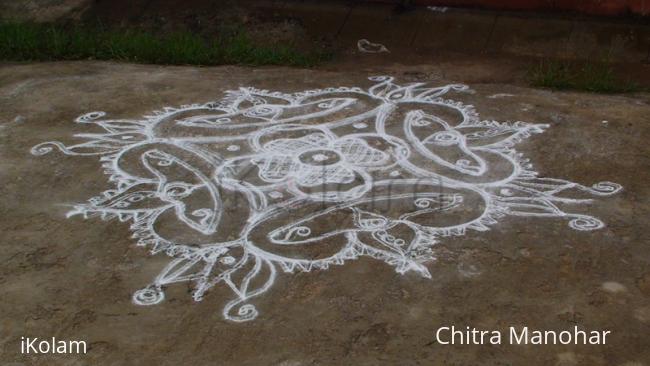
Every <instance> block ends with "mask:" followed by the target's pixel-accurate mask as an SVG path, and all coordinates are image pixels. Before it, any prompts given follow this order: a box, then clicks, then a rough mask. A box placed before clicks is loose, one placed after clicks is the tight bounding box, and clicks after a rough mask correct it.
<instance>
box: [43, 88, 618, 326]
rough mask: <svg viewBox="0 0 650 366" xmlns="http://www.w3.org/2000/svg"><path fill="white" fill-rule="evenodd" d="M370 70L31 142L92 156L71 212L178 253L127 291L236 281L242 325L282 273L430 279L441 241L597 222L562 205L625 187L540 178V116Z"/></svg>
mask: <svg viewBox="0 0 650 366" xmlns="http://www.w3.org/2000/svg"><path fill="white" fill-rule="evenodd" d="M370 80H371V81H373V82H374V85H372V86H371V87H370V88H369V89H367V90H365V89H361V88H357V87H338V88H327V89H316V90H307V91H304V92H299V93H293V94H285V93H280V92H270V91H267V90H259V89H255V88H240V89H239V90H236V91H229V92H227V95H226V97H225V98H224V99H223V100H221V101H219V102H211V103H206V104H193V105H184V106H181V107H180V108H165V109H163V110H161V111H157V112H155V113H153V114H151V115H147V116H144V117H143V118H142V119H137V120H131V119H108V118H106V116H105V114H104V112H92V113H88V114H85V115H83V116H81V117H79V118H78V119H77V120H76V122H77V123H80V124H84V125H90V126H94V127H96V128H98V129H97V130H98V131H101V132H94V133H82V134H77V135H75V136H76V137H77V138H81V139H83V140H84V142H80V143H77V144H73V145H64V144H62V143H60V142H45V143H42V144H39V145H37V146H34V147H33V148H32V150H31V151H32V153H33V154H35V155H43V154H46V153H48V152H50V151H52V150H53V149H54V148H56V149H58V150H60V151H61V152H63V153H65V154H67V155H91V156H97V157H98V158H99V160H100V162H101V164H102V167H103V169H104V171H105V173H106V174H107V175H108V176H109V181H110V182H111V183H112V185H113V188H111V189H108V190H106V191H104V192H103V193H102V194H101V195H99V196H97V197H94V198H91V199H90V200H89V201H88V202H87V203H83V204H77V205H75V206H74V208H73V209H72V211H71V212H70V213H69V216H73V215H81V216H83V217H84V218H91V217H99V218H101V219H103V220H109V219H118V220H119V221H123V222H127V221H128V222H130V223H131V229H132V231H133V237H134V238H136V239H137V241H138V245H141V246H146V247H148V248H150V250H151V253H153V254H156V253H164V254H166V255H168V256H169V257H171V258H172V259H171V261H170V263H169V265H168V266H167V267H166V268H165V269H164V270H163V271H162V272H161V273H160V274H159V275H158V277H156V278H155V279H154V280H153V282H152V283H151V284H149V285H148V286H146V287H144V288H143V289H141V290H139V291H136V292H135V294H134V295H133V302H134V303H136V304H139V305H153V304H158V303H160V302H161V301H162V300H163V299H164V297H165V295H164V289H165V287H166V286H168V285H171V284H173V283H177V282H187V281H189V282H191V283H192V285H193V286H192V288H193V289H194V292H193V297H194V299H195V300H197V301H199V300H201V299H202V298H203V297H204V295H205V293H206V291H208V290H209V289H210V288H211V287H213V286H215V285H218V284H222V285H225V286H227V287H229V288H230V289H231V290H232V292H233V294H234V298H233V299H232V300H230V301H229V302H228V303H227V304H226V305H225V306H224V309H223V315H224V317H225V318H226V319H229V320H232V321H238V322H239V321H247V320H251V319H254V318H255V317H256V316H257V315H258V310H257V309H256V307H255V306H254V305H253V304H251V300H252V299H253V298H254V297H255V296H258V295H260V294H263V293H265V292H267V291H268V290H269V288H271V286H272V284H273V283H274V281H275V278H276V274H277V272H278V271H279V270H280V271H284V272H294V271H304V272H309V271H311V270H314V269H327V268H328V267H329V266H331V265H340V264H343V263H344V262H346V261H349V260H353V259H356V258H359V257H360V256H370V257H373V258H376V259H378V260H381V261H384V262H386V263H387V264H389V265H391V266H393V267H394V268H395V270H396V271H397V272H399V273H401V274H403V273H407V272H415V273H417V274H419V275H421V276H424V277H428V278H430V277H431V275H430V273H429V271H428V270H427V267H426V266H425V264H426V263H427V262H430V261H432V260H434V259H435V255H434V254H435V253H434V252H433V251H432V248H433V247H434V246H435V244H436V243H438V242H439V241H440V240H443V239H444V238H446V237H450V236H459V235H466V234H468V232H477V233H478V232H482V231H485V230H488V227H489V226H490V225H494V224H495V223H496V222H497V221H499V220H502V219H504V218H505V217H507V216H523V217H529V218H532V217H540V218H541V217H547V218H562V219H566V220H568V224H569V227H570V228H572V229H576V230H594V229H599V228H601V227H603V226H604V224H603V222H601V221H600V220H599V219H597V218H595V217H592V216H589V215H586V214H580V213H572V212H567V211H565V209H566V208H567V207H568V206H570V205H572V204H585V203H588V202H590V199H589V196H608V195H612V194H614V193H616V192H618V191H620V190H621V186H620V185H618V184H616V183H611V182H601V183H597V184H594V185H593V186H590V187H588V186H584V185H581V184H577V183H573V182H570V181H567V180H563V179H554V178H541V177H539V176H538V173H537V172H535V171H534V170H533V167H532V165H531V164H530V163H529V161H528V160H527V159H525V158H524V157H523V156H522V154H521V153H519V152H517V151H516V150H515V149H514V145H515V144H516V143H518V142H520V141H522V140H523V139H525V138H528V137H530V136H531V135H532V134H536V133H541V132H543V130H544V129H545V128H547V127H548V126H547V125H543V124H529V123H524V122H514V123H501V122H496V121H487V120H481V119H479V117H478V115H477V113H476V112H475V111H474V108H473V107H472V106H470V105H464V104H462V103H460V102H457V101H453V100H449V99H446V98H445V96H446V95H447V94H450V93H462V92H466V91H468V88H467V86H465V85H460V84H453V85H446V86H442V87H428V86H426V85H424V84H422V83H414V84H407V85H404V86H400V85H398V84H396V83H395V82H394V79H393V78H392V77H386V76H380V77H372V78H370ZM473 235H475V234H473Z"/></svg>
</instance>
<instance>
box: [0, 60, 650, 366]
mask: <svg viewBox="0 0 650 366" xmlns="http://www.w3.org/2000/svg"><path fill="white" fill-rule="evenodd" d="M348 69H349V68H348ZM491 72H494V73H495V74H500V73H501V74H503V73H505V71H504V70H503V69H499V66H490V67H487V68H486V67H478V66H476V65H464V66H463V67H460V68H458V67H454V65H451V64H446V65H439V66H431V65H430V66H417V65H411V66H400V65H392V66H385V67H379V68H375V69H372V70H370V69H367V68H362V69H361V70H355V71H353V70H351V69H350V70H346V68H343V70H339V71H336V70H335V69H334V68H333V67H332V68H330V69H329V70H324V69H322V70H300V69H288V68H280V67H262V68H245V67H215V68H192V67H161V66H144V65H129V64H116V63H101V62H61V63H42V64H17V65H10V64H5V65H3V66H2V68H0V121H1V123H2V124H1V128H0V139H1V141H2V143H1V145H0V147H1V149H2V150H1V151H2V153H1V154H0V156H2V159H1V160H0V174H1V176H2V182H3V184H2V185H1V186H0V190H1V191H0V192H1V196H0V197H1V198H0V212H1V213H2V215H1V216H2V220H1V221H0V225H1V227H0V228H1V230H2V233H3V234H2V243H1V244H2V248H3V250H2V255H1V257H2V258H1V259H2V263H3V264H2V266H1V267H0V289H1V291H2V301H1V302H0V314H2V316H1V319H0V320H1V323H0V324H1V327H0V335H1V338H0V347H1V349H2V352H1V354H0V360H2V363H3V364H6V365H32V364H33V365H43V364H48V365H179V364H195V365H207V364H220V365H260V364H268V365H285V366H288V365H329V364H354V365H377V364H401V365H420V364H421V365H438V364H441V365H442V364H483V365H503V364H522V363H525V364H531V365H533V364H536V365H537V364H539V365H553V364H558V365H647V364H649V363H650V336H648V334H650V267H649V266H648V264H649V262H650V251H649V250H648V248H647V245H648V244H649V240H648V239H649V234H648V233H647V228H646V226H647V223H648V220H647V218H648V217H649V213H650V212H649V209H650V202H649V201H648V198H649V193H650V188H648V185H647V182H648V180H649V178H650V169H649V167H650V147H648V144H647V140H648V138H649V137H650V117H649V116H650V98H649V97H648V95H647V94H637V95H625V96H621V95H611V96H608V95H593V94H586V93H574V92H552V91H547V90H539V89H532V88H527V87H524V86H521V85H517V84H516V83H509V82H503V81H500V80H498V78H495V79H490V77H489V75H490V73H491ZM376 74H386V75H392V76H394V77H395V78H396V82H400V83H406V82H413V81H419V82H427V83H431V85H434V86H435V85H443V84H447V83H450V82H464V83H467V84H469V86H470V87H471V88H472V89H473V90H474V93H458V94H453V95H450V96H449V97H450V98H453V99H455V100H460V101H463V102H464V103H466V104H472V105H474V106H475V107H476V110H477V111H478V113H480V115H481V118H482V119H486V120H492V119H494V120H497V121H519V120H521V121H527V122H531V123H544V124H549V125H550V127H549V128H548V129H547V130H546V131H545V132H544V133H543V134H536V135H534V136H532V137H531V138H529V139H526V140H525V141H523V142H521V143H520V144H518V145H517V150H518V151H520V152H523V153H524V154H525V155H526V157H528V158H530V159H531V161H532V162H533V163H534V164H535V170H536V171H538V172H539V173H540V175H541V176H545V177H557V178H563V179H568V180H570V181H573V182H577V183H581V184H584V185H587V186H589V185H591V184H593V183H596V182H600V181H612V182H617V183H619V184H621V185H622V186H623V187H624V190H623V191H622V192H620V193H618V194H617V195H613V196H610V197H597V198H596V199H595V200H594V201H593V202H592V203H590V204H588V205H577V206H575V207H573V208H572V209H571V210H572V211H571V212H576V213H584V214H589V215H593V216H595V217H598V218H599V219H601V220H602V221H603V222H605V223H606V227H604V228H602V229H600V230H595V231H586V232H583V231H574V230H571V229H570V228H569V227H568V226H567V222H566V220H563V219H558V218H531V217H514V216H508V217H505V218H503V219H500V220H499V222H498V223H497V224H495V225H492V226H491V227H490V230H489V231H485V232H468V233H467V234H466V235H465V236H458V237H449V238H445V239H444V240H441V241H440V243H439V244H438V245H436V246H435V250H434V252H435V256H436V257H437V261H435V262H431V263H428V264H426V267H427V269H428V271H429V272H430V274H431V277H432V278H431V279H427V278H423V277H421V276H419V275H417V274H414V273H412V272H408V273H406V274H404V275H400V274H398V273H396V272H395V270H394V268H392V267H391V266H389V265H387V264H386V263H383V262H382V261H378V260H374V259H372V258H366V257H364V258H361V259H359V260H356V261H349V262H346V263H345V265H343V266H333V267H331V268H329V269H328V270H315V271H312V272H309V273H300V272H298V273H293V274H286V273H281V272H279V273H278V278H277V280H276V282H275V284H274V285H273V287H272V288H271V289H270V290H269V291H268V293H267V294H266V295H264V296H261V297H259V298H256V299H255V300H254V301H253V302H254V304H255V306H256V307H257V309H258V310H259V311H260V315H259V317H258V318H257V319H255V320H253V321H251V322H247V323H233V322H228V321H225V320H224V319H223V318H222V316H221V309H222V308H223V306H224V302H226V301H227V300H229V299H230V296H231V295H230V293H229V291H227V289H225V288H223V287H221V286H217V287H214V288H212V289H211V290H210V291H209V292H208V293H207V294H206V295H205V298H204V299H203V301H201V302H194V301H193V300H192V297H191V296H190V294H189V293H190V291H191V288H190V286H188V285H187V284H176V285H171V286H169V289H167V298H166V300H165V301H164V302H162V303H160V304H158V305H156V306H150V307H140V306H136V305H134V304H132V302H131V294H132V293H133V292H134V291H136V290H138V289H140V288H142V287H143V286H144V285H146V284H147V283H149V281H151V278H153V277H155V276H156V275H157V274H158V273H159V271H160V270H161V269H162V268H163V267H164V266H165V265H166V264H167V262H168V259H167V258H166V257H165V256H164V255H156V256H150V255H148V253H147V250H145V249H143V248H141V247H137V246H135V241H134V239H131V238H130V236H131V232H130V231H129V227H128V226H129V225H128V224H127V223H118V222H117V221H115V220H113V221H101V220H99V219H97V218H90V219H87V220H84V219H82V218H80V217H73V218H70V219H66V217H65V214H66V212H67V211H69V209H70V204H74V203H80V202H84V201H85V200H86V199H88V198H89V197H93V196H95V195H97V194H98V193H99V192H101V191H102V190H104V189H107V188H108V187H109V185H108V183H107V181H106V176H105V175H104V174H103V173H102V170H101V169H100V166H99V163H98V162H97V159H96V158H95V157H78V156H66V155H63V154H60V153H54V152H53V153H50V154H49V155H47V156H44V157H43V156H41V157H38V156H33V155H31V154H30V148H31V147H32V146H34V145H36V144H38V143H41V142H43V141H49V140H60V141H64V142H66V143H70V142H72V140H71V136H72V135H73V134H74V133H79V132H91V131H90V130H87V129H85V130H83V131H80V130H79V129H80V125H79V124H75V123H74V119H75V118H76V117H78V116H79V115H81V114H83V113H86V112H90V111H97V110H101V111H106V112H107V113H109V114H110V116H111V118H115V119H120V118H124V119H134V118H140V117H141V116H143V115H145V114H147V113H148V112H150V111H153V110H158V109H160V108H162V107H164V106H179V105H183V104H191V103H205V102H208V101H211V100H219V99H221V98H222V96H223V95H222V92H223V91H225V90H230V89H237V88H238V87H241V86H254V87H257V88H260V89H268V90H277V91H282V92H298V91H302V90H307V89H315V88H326V87H330V86H339V85H350V86H361V87H364V88H367V87H370V86H371V85H372V83H371V82H369V81H368V79H367V77H369V76H372V75H376ZM450 325H456V326H457V327H465V326H474V327H477V328H481V329H501V330H505V329H506V328H507V327H509V326H511V325H512V326H523V325H526V326H529V327H530V328H535V329H558V330H561V329H567V328H572V327H573V326H574V325H579V326H581V327H584V328H586V329H607V330H611V331H612V334H613V335H612V337H611V340H610V342H608V344H606V345H602V346H560V345H557V346H513V345H501V346H489V345H484V346H468V345H466V346H461V345H454V346H452V345H440V344H437V343H436V342H435V337H434V333H435V330H436V329H437V328H438V327H441V326H450ZM21 336H32V337H51V336H55V337H57V338H60V339H84V340H87V341H88V342H89V344H90V351H89V353H88V354H87V355H84V356H70V355H67V356H66V355H56V356H52V355H50V356H48V355H33V356H23V355H20V353H19V349H20V337H21Z"/></svg>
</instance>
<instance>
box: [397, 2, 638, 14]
mask: <svg viewBox="0 0 650 366" xmlns="http://www.w3.org/2000/svg"><path fill="white" fill-rule="evenodd" d="M398 2H399V0H398ZM413 3H415V4H417V5H434V6H476V7H483V8H493V9H508V10H537V11H539V10H543V11H573V12H579V13H585V14H592V15H611V16H614V15H627V14H635V15H646V16H647V15H650V0H525V1H522V0H414V1H413Z"/></svg>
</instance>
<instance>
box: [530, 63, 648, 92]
mask: <svg viewBox="0 0 650 366" xmlns="http://www.w3.org/2000/svg"><path fill="white" fill-rule="evenodd" d="M528 78H529V81H530V83H531V84H532V85H533V86H538V87H544V88H551V89H558V90H581V91H588V92H593V93H628V92H637V91H641V90H642V88H641V87H640V86H639V85H638V84H636V83H633V82H631V81H629V80H621V79H620V78H618V77H617V76H616V75H615V73H614V70H613V68H612V65H611V64H609V63H607V62H600V63H578V62H569V61H547V60H545V61H540V62H539V64H537V65H535V66H534V67H532V68H531V69H530V70H529V72H528Z"/></svg>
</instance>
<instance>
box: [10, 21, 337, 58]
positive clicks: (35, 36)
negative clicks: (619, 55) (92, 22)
mask: <svg viewBox="0 0 650 366" xmlns="http://www.w3.org/2000/svg"><path fill="white" fill-rule="evenodd" d="M330 56H331V55H330V54H329V53H328V52H322V51H318V52H316V51H300V50H298V49H297V48H295V47H292V46H291V45H279V44H278V45H259V44H256V43H255V42H253V41H252V40H251V39H250V38H249V37H248V36H247V35H246V33H245V32H244V31H241V30H237V31H235V32H229V33H227V36H222V37H218V38H215V39H205V38H203V37H201V36H199V35H196V34H193V33H188V32H177V33H170V34H165V35H159V34H154V33H152V32H148V31H144V30H135V29H118V30H108V29H103V28H102V27H91V26H62V25H53V24H27V23H1V24H0V60H4V61H56V60H83V59H95V60H121V61H129V62H139V63H153V64H167V65H206V66H208V65H223V64H249V65H291V66H307V67H308V66H314V65H317V64H319V63H321V62H323V61H325V60H327V59H328V58H329V57H330Z"/></svg>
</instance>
